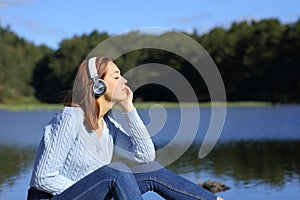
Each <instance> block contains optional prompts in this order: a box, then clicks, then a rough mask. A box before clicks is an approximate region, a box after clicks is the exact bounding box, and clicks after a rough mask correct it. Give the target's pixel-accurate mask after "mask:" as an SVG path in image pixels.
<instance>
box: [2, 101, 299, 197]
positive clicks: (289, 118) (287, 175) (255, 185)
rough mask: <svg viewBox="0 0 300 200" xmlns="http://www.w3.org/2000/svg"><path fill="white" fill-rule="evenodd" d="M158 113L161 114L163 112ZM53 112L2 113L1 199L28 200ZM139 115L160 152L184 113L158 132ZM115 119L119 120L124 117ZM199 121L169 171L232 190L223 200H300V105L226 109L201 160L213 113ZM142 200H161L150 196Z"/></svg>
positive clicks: (170, 113)
mask: <svg viewBox="0 0 300 200" xmlns="http://www.w3.org/2000/svg"><path fill="white" fill-rule="evenodd" d="M185 109H187V110H189V109H193V108H185ZM155 112H158V113H160V115H161V114H163V111H161V110H159V109H158V111H154V114H155ZM55 113H56V111H20V112H11V111H5V110H1V111H0V123H1V126H0V163H1V164H0V199H1V200H11V199H26V192H27V189H28V184H29V179H30V175H31V170H32V169H31V168H32V163H33V159H34V152H35V148H36V145H37V144H38V141H39V140H40V138H41V136H42V135H41V133H42V129H43V126H44V125H45V124H46V123H48V122H49V120H50V118H51V117H52V116H53V115H54V114H55ZM139 113H140V115H141V117H142V118H143V120H144V121H145V123H146V124H147V125H149V129H150V132H155V134H154V135H153V140H154V143H155V145H156V146H157V148H162V147H163V146H164V145H166V144H167V143H168V142H169V141H170V140H171V139H172V137H174V135H175V134H176V132H177V129H178V126H179V122H180V113H181V112H180V109H178V108H177V109H175V108H169V109H166V121H165V123H163V126H162V127H161V128H160V130H157V129H155V127H154V126H153V124H151V123H154V122H155V119H151V115H150V116H149V113H148V110H139ZM114 115H115V117H119V115H120V113H119V112H118V111H117V112H116V113H114ZM160 115H158V116H160ZM154 116H155V115H154ZM200 116H201V118H200V119H201V120H200V123H199V129H198V133H197V136H196V137H195V138H194V143H193V144H192V145H191V146H190V147H189V149H188V150H187V151H186V152H185V153H184V154H183V155H182V156H181V157H180V158H179V159H177V160H176V161H175V162H173V163H172V164H171V165H169V166H168V168H169V169H171V170H172V171H175V172H176V173H178V174H180V175H182V176H184V177H186V178H187V179H189V180H191V181H193V182H195V183H198V182H201V181H206V180H209V179H210V180H216V181H220V182H222V183H225V184H226V185H228V186H229V187H230V190H227V191H225V192H222V193H220V195H221V196H222V197H224V198H225V199H250V200H251V199H253V200H265V199H278V200H279V199H299V197H300V156H299V153H300V127H299V125H300V106H291V105H290V106H272V107H249V108H248V107H247V108H244V107H236V108H227V115H226V121H225V126H224V128H223V131H222V135H221V137H220V138H219V140H218V143H217V144H216V145H215V147H214V148H213V150H212V151H211V152H210V153H209V154H208V156H206V157H205V158H203V159H199V158H198V151H199V147H200V146H201V142H202V139H203V137H204V135H205V133H206V131H207V128H208V124H209V119H210V109H209V108H201V109H200ZM161 119H164V118H161ZM120 121H122V119H120ZM190 122H191V123H196V122H197V120H196V119H191V120H190ZM155 123H158V122H155ZM158 126H161V124H158ZM154 129H155V130H154ZM187 130H188V128H187ZM187 138H189V133H188V131H187V135H186V136H185V137H183V138H181V141H182V142H183V143H184V141H185V140H186V139H187ZM176 150H177V149H176V147H174V148H173V149H172V151H176ZM144 199H151V200H156V199H157V200H158V199H162V198H161V197H159V196H158V195H156V194H155V193H153V192H151V193H147V194H145V195H144Z"/></svg>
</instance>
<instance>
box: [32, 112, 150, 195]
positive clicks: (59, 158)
mask: <svg viewBox="0 0 300 200" xmlns="http://www.w3.org/2000/svg"><path fill="white" fill-rule="evenodd" d="M124 115H125V118H126V120H127V123H128V127H129V133H126V132H125V131H124V129H123V128H122V126H121V125H120V124H119V123H118V122H116V121H115V120H114V119H112V118H111V117H106V118H105V126H104V128H103V131H102V135H101V137H100V139H99V138H98V137H97V135H96V132H95V131H88V130H87V129H86V128H85V126H84V125H83V116H84V115H83V111H82V110H81V109H80V108H74V107H65V108H64V109H63V110H62V111H61V112H59V113H58V114H57V115H56V116H55V117H54V118H53V119H52V120H51V122H50V123H49V124H48V125H47V126H45V129H44V135H43V138H42V140H41V142H40V145H39V147H38V149H37V152H36V159H35V163H34V168H33V172H32V177H31V181H30V186H31V187H35V188H37V189H39V190H42V191H45V192H48V193H51V194H53V195H57V194H60V193H61V192H63V191H64V190H65V189H67V188H68V187H70V186H71V185H73V184H74V183H75V182H77V181H78V180H80V179H82V178H83V177H85V176H86V175H88V174H89V173H91V172H93V171H95V170H96V169H98V168H100V167H102V166H103V165H106V164H109V163H110V162H111V160H112V156H113V152H114V151H115V152H116V153H118V154H120V155H122V156H125V157H127V158H129V159H131V160H134V161H138V162H151V161H153V160H154V159H155V149H154V145H153V143H152V140H151V137H150V135H149V133H148V131H147V129H146V127H145V125H144V123H143V122H142V120H141V119H140V117H139V115H138V113H137V111H136V109H133V110H132V111H131V112H129V113H127V114H124Z"/></svg>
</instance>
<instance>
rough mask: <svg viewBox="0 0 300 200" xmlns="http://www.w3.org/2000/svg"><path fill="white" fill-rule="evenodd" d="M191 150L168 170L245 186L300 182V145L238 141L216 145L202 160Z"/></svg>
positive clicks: (286, 142) (281, 142)
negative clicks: (234, 182)
mask: <svg viewBox="0 0 300 200" xmlns="http://www.w3.org/2000/svg"><path fill="white" fill-rule="evenodd" d="M198 149H199V148H198V146H193V147H192V148H190V150H189V151H188V152H187V153H185V154H184V155H183V156H182V157H181V158H180V159H179V160H177V161H176V162H175V163H174V164H173V165H171V166H170V168H171V169H172V170H174V171H176V172H178V173H187V172H188V171H189V172H199V173H200V172H201V171H203V170H204V171H207V172H209V173H211V174H213V176H215V177H220V178H224V177H229V178H231V179H233V180H235V181H238V182H240V181H242V182H243V183H244V184H248V183H250V182H252V181H256V182H257V183H263V184H269V185H278V186H281V185H284V184H285V183H286V182H289V181H291V180H292V179H296V180H298V181H300V157H299V153H300V141H275V140H273V141H263V142H258V141H241V142H234V143H226V144H219V145H217V146H216V147H215V148H214V149H213V151H212V152H211V153H210V154H209V155H208V156H207V157H205V158H204V159H201V160H199V159H198V157H197V153H198Z"/></svg>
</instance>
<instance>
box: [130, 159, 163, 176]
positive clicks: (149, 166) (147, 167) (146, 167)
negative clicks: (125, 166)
mask: <svg viewBox="0 0 300 200" xmlns="http://www.w3.org/2000/svg"><path fill="white" fill-rule="evenodd" d="M162 168H164V167H163V166H162V165H161V164H159V163H158V162H157V161H153V162H149V163H143V164H140V165H137V166H134V167H133V168H132V171H133V172H134V173H145V172H153V171H157V170H159V169H162Z"/></svg>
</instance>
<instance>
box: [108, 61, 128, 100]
mask: <svg viewBox="0 0 300 200" xmlns="http://www.w3.org/2000/svg"><path fill="white" fill-rule="evenodd" d="M106 69H107V72H106V75H105V77H104V78H103V80H104V81H105V83H106V84H107V91H106V93H105V95H104V97H105V99H106V100H108V101H111V102H113V103H119V102H120V101H122V100H124V99H126V97H127V93H126V83H127V80H126V79H125V78H123V76H121V72H120V69H119V68H118V67H117V65H116V64H115V63H113V62H109V63H108V66H107V67H106Z"/></svg>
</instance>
